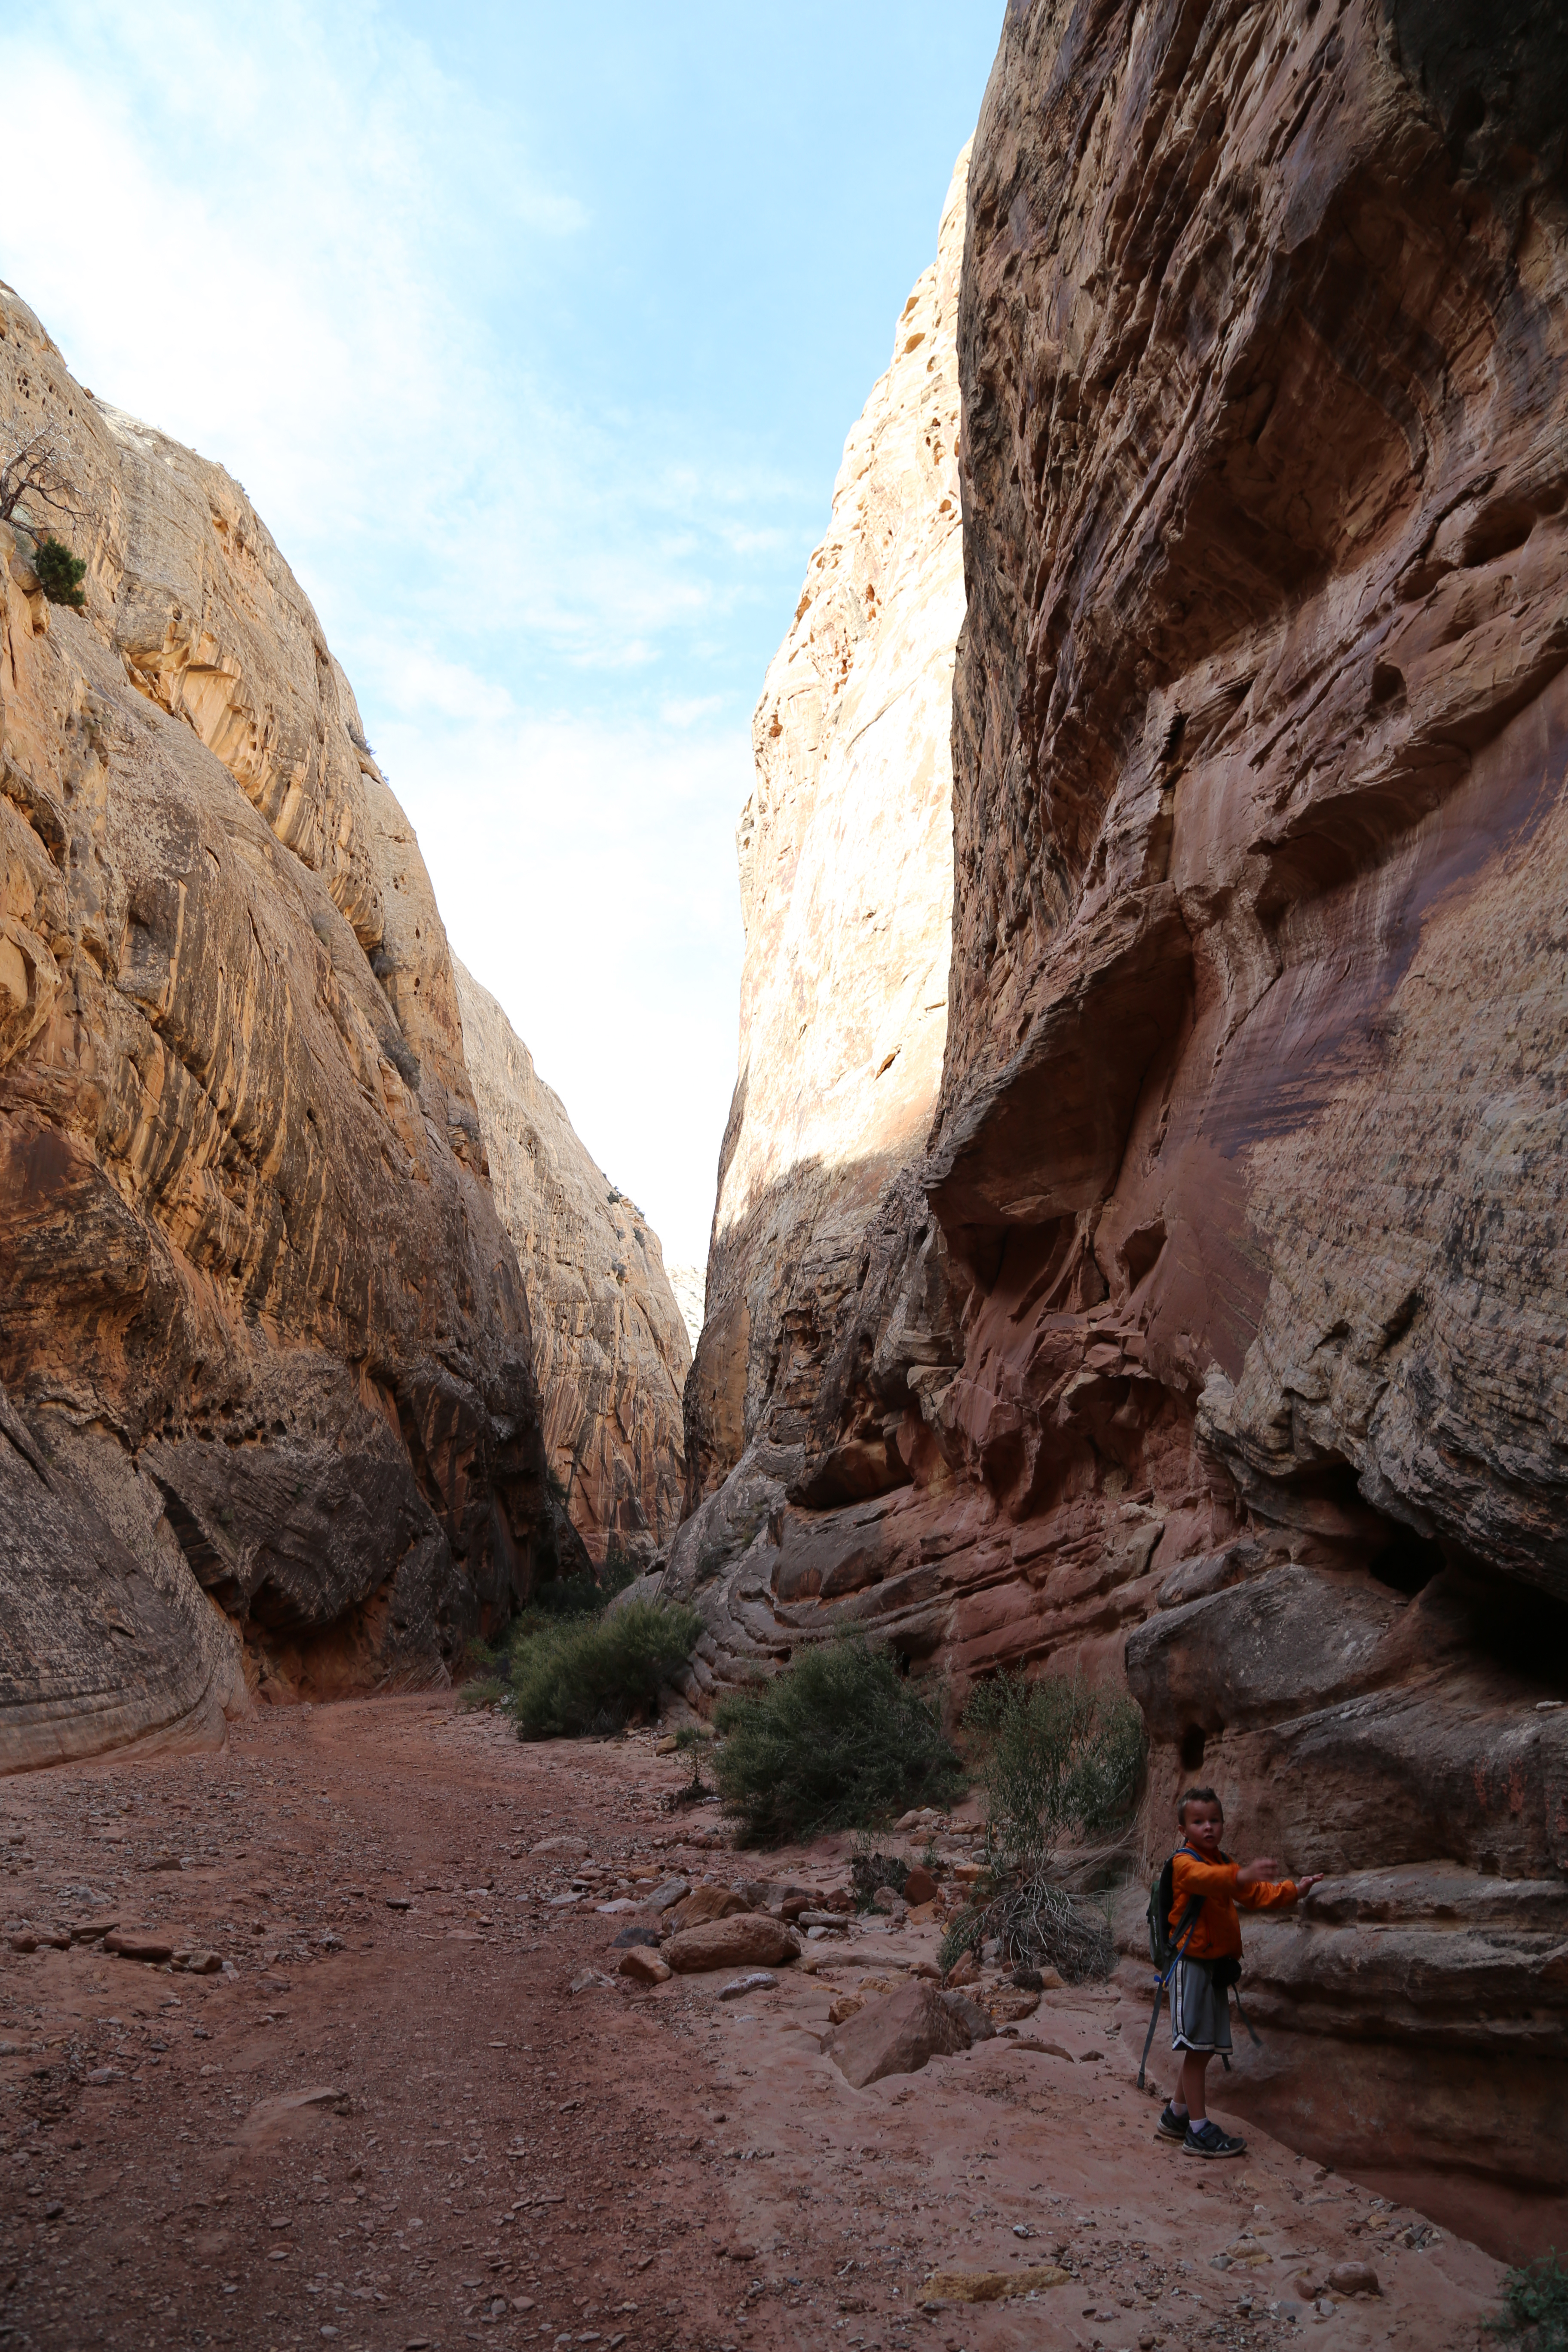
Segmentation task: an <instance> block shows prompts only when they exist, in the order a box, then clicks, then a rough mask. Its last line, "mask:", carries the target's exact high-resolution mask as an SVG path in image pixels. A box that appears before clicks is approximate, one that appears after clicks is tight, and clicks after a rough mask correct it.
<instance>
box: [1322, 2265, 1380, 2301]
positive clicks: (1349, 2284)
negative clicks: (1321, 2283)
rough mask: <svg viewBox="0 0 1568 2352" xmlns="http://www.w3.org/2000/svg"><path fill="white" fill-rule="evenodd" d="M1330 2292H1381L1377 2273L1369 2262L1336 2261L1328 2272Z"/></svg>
mask: <svg viewBox="0 0 1568 2352" xmlns="http://www.w3.org/2000/svg"><path fill="white" fill-rule="evenodd" d="M1329 2292H1330V2294H1382V2293H1383V2289H1382V2287H1381V2286H1380V2285H1379V2284H1378V2283H1377V2273H1376V2272H1375V2271H1374V2270H1373V2266H1372V2264H1371V2263H1335V2264H1334V2267H1333V2269H1332V2270H1331V2272H1330V2273H1329Z"/></svg>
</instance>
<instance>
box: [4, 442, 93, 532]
mask: <svg viewBox="0 0 1568 2352" xmlns="http://www.w3.org/2000/svg"><path fill="white" fill-rule="evenodd" d="M70 458H71V445H70V442H69V441H68V438H67V437H66V436H65V435H64V434H63V433H62V432H61V431H60V430H59V427H58V425H37V426H36V427H35V428H34V430H33V431H32V432H31V433H27V434H21V433H17V432H16V431H15V430H14V429H13V430H12V431H11V432H9V433H0V522H10V521H11V520H13V518H14V517H15V515H16V509H17V508H18V507H19V506H21V504H22V503H23V501H24V499H25V500H26V506H27V511H28V513H29V514H34V513H38V511H39V509H44V508H47V509H48V511H49V513H50V514H51V515H62V516H63V515H68V516H69V517H70V518H71V520H73V521H74V520H76V513H77V509H76V501H75V499H74V498H73V497H72V495H71V476H70ZM39 519H40V520H42V517H41V515H40V518H39ZM36 527H37V526H35V528H36Z"/></svg>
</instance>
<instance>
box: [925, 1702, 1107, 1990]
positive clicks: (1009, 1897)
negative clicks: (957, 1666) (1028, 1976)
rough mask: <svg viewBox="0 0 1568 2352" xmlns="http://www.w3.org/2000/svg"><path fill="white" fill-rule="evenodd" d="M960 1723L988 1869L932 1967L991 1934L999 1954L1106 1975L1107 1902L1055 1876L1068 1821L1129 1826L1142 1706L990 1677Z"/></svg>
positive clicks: (1079, 1975)
mask: <svg viewBox="0 0 1568 2352" xmlns="http://www.w3.org/2000/svg"><path fill="white" fill-rule="evenodd" d="M963 1732H964V1738H965V1740H966V1742H967V1743H968V1744H969V1746H970V1749H971V1753H972V1754H973V1757H974V1759H975V1761H976V1762H977V1764H978V1766H979V1779H980V1787H981V1790H982V1793H983V1795H984V1800H985V1860H986V1864H987V1870H986V1875H985V1877H984V1879H983V1880H982V1882H981V1883H980V1885H978V1886H977V1887H976V1889H975V1892H974V1895H973V1897H972V1899H971V1901H970V1903H969V1905H968V1906H967V1907H966V1908H965V1909H964V1910H963V1911H962V1912H960V1914H959V1915H958V1916H957V1918H955V1919H953V1920H952V1921H951V1922H950V1924H949V1927H948V1930H947V1933H946V1935H945V1937H943V1939H942V1949H941V1952H940V1953H939V1954H938V1962H939V1965H940V1966H941V1967H942V1969H944V1970H945V1969H950V1968H951V1967H952V1965H953V1963H954V1962H955V1961H956V1960H957V1959H958V1958H959V1957H960V1955H961V1954H962V1953H963V1952H964V1951H967V1950H971V1949H975V1948H978V1947H979V1946H980V1945H981V1944H982V1943H984V1942H986V1941H987V1940H989V1939H990V1938H992V1937H994V1938H995V1940H996V1942H997V1944H998V1945H999V1946H1000V1948H1001V1952H1002V1956H1003V1958H1005V1959H1006V1960H1009V1961H1011V1962H1013V1963H1014V1964H1015V1965H1021V1966H1023V1967H1025V1968H1027V1969H1047V1968H1053V1969H1057V1970H1058V1973H1059V1974H1060V1975H1061V1976H1063V1977H1064V1978H1065V1979H1067V1981H1068V1984H1082V1983H1085V1982H1087V1981H1091V1980H1094V1979H1100V1978H1103V1977H1107V1976H1109V1975H1110V1970H1111V1968H1112V1967H1113V1965H1114V1962H1115V1957H1116V1955H1115V1950H1114V1948H1113V1946H1112V1942H1111V1936H1110V1921H1109V1919H1108V1918H1107V1916H1106V1913H1105V1910H1104V1908H1103V1906H1100V1904H1098V1903H1093V1902H1084V1901H1081V1900H1080V1899H1079V1897H1078V1896H1077V1895H1072V1894H1069V1893H1068V1889H1067V1888H1066V1887H1065V1886H1063V1885H1060V1884H1059V1883H1058V1874H1057V1864H1056V1850H1057V1847H1058V1844H1059V1843H1060V1842H1061V1840H1062V1838H1063V1837H1064V1836H1065V1835H1066V1834H1067V1832H1068V1831H1069V1830H1077V1831H1079V1832H1082V1833H1083V1834H1085V1835H1087V1836H1089V1837H1111V1836H1114V1834H1115V1833H1116V1832H1117V1831H1118V1830H1120V1829H1121V1828H1122V1827H1123V1826H1124V1825H1125V1823H1126V1822H1127V1820H1128V1818H1129V1816H1130V1815H1131V1811H1132V1807H1133V1804H1134V1801H1135V1800H1136V1798H1137V1793H1138V1776H1139V1773H1140V1771H1141V1770H1142V1763H1143V1721H1142V1717H1141V1716H1140V1714H1139V1712H1138V1709H1137V1708H1136V1707H1135V1706H1133V1705H1132V1703H1131V1700H1130V1699H1126V1698H1122V1697H1121V1696H1118V1695H1117V1694H1116V1693H1115V1692H1112V1691H1101V1690H1093V1689H1090V1688H1089V1686H1088V1685H1086V1684H1083V1683H1080V1682H1077V1681H1074V1682H1068V1681H1066V1680H1064V1679H1063V1678H1062V1677H1061V1676H1060V1675H1045V1676H1043V1677H1041V1679H1040V1680H1038V1681H1036V1682H1032V1681H1030V1680H1029V1678H1028V1677H1027V1676H1026V1675H1022V1674H1017V1675H995V1676H994V1678H993V1679H992V1680H990V1681H988V1682H984V1683H981V1684H980V1685H978V1686H977V1687H976V1688H975V1690H974V1691H973V1692H972V1693H971V1695H970V1699H969V1704H968V1706H966V1707H965V1708H964V1710H963Z"/></svg>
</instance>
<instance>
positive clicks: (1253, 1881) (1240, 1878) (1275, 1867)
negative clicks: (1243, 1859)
mask: <svg viewBox="0 0 1568 2352" xmlns="http://www.w3.org/2000/svg"><path fill="white" fill-rule="evenodd" d="M1284 1875H1285V1874H1284V1871H1283V1870H1282V1869H1281V1868H1280V1865H1279V1863H1277V1862H1276V1861H1275V1860H1274V1857H1273V1856H1272V1854H1267V1853H1265V1854H1260V1855H1259V1856H1258V1860H1257V1861H1256V1862H1249V1863H1247V1864H1244V1865H1243V1866H1242V1868H1241V1869H1240V1870H1238V1871H1237V1874H1236V1883H1237V1885H1238V1886H1258V1885H1262V1883H1263V1882H1264V1880H1266V1879H1270V1878H1283V1876H1284Z"/></svg>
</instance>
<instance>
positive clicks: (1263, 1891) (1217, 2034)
mask: <svg viewBox="0 0 1568 2352" xmlns="http://www.w3.org/2000/svg"><path fill="white" fill-rule="evenodd" d="M1176 1825H1177V1827H1178V1828H1179V1829H1180V1831H1181V1832H1182V1843H1181V1845H1180V1846H1179V1847H1178V1848H1177V1850H1176V1854H1175V1858H1174V1862H1173V1867H1172V1872H1171V1878H1172V1896H1173V1900H1172V1904H1171V1920H1170V1926H1171V1934H1172V1937H1173V1939H1177V1940H1180V1941H1181V1944H1182V1956H1181V1958H1180V1959H1179V1960H1178V1961H1177V1962H1176V1965H1175V1969H1174V1972H1173V1975H1172V1978H1171V2047H1172V2048H1173V2050H1176V2051H1179V2052H1180V2053H1182V2063H1181V2070H1180V2072H1179V2074H1177V2076H1176V2088H1175V2091H1174V2094H1173V2096H1172V2098H1171V2099H1170V2101H1169V2103H1168V2105H1166V2107H1165V2110H1164V2112H1163V2115H1162V2116H1161V2117H1160V2121H1159V2124H1158V2126H1157V2129H1158V2131H1159V2134H1160V2137H1161V2138H1162V2139H1173V2140H1180V2142H1181V2144H1182V2153H1183V2155H1184V2156H1208V2157H1215V2156H1219V2157H1224V2156H1240V2155H1241V2154H1242V2153H1243V2151H1244V2150H1245V2148H1246V2147H1247V2142H1246V2141H1245V2140H1244V2139H1236V2138H1233V2137H1231V2135H1230V2134H1229V2133H1228V2132H1223V2131H1221V2129H1220V2127H1219V2126H1218V2125H1217V2124H1214V2123H1210V2121H1209V2119H1208V2105H1207V2102H1206V2100H1205V2095H1204V2076H1205V2074H1206V2072H1207V2071H1208V2063H1209V2061H1210V2059H1211V2058H1212V2057H1213V2056H1214V2054H1215V2051H1216V2050H1228V2049H1229V2048H1230V1999H1229V1994H1228V1990H1227V1982H1229V1981H1234V1979H1227V1980H1226V1982H1222V1983H1220V1984H1215V1980H1214V1963H1215V1961H1216V1960H1236V1961H1239V1959H1240V1958H1241V1922H1240V1920H1239V1919H1238V1918H1237V1916H1236V1906H1237V1904H1238V1903H1239V1904H1242V1905H1243V1906H1245V1907H1246V1908H1247V1910H1248V1911H1274V1910H1279V1909H1281V1908H1282V1907H1283V1906H1286V1905H1287V1904H1290V1903H1296V1902H1299V1901H1300V1898H1301V1896H1302V1895H1306V1894H1307V1893H1309V1892H1310V1889H1311V1888H1312V1887H1314V1886H1316V1885H1317V1883H1318V1881H1319V1879H1320V1878H1321V1876H1322V1872H1321V1870H1314V1871H1312V1872H1311V1873H1310V1874H1309V1875H1308V1876H1307V1877H1305V1878H1295V1879H1291V1878H1282V1879H1278V1880H1277V1879H1276V1878H1275V1876H1274V1873H1275V1872H1276V1871H1277V1870H1278V1869H1279V1864H1278V1863H1277V1862H1271V1861H1269V1860H1268V1857H1267V1856H1264V1857H1263V1858H1262V1859H1261V1860H1259V1861H1258V1862H1249V1863H1247V1865H1246V1866H1245V1868H1242V1867H1239V1866H1238V1865H1237V1864H1236V1863H1234V1862H1226V1861H1225V1860H1223V1859H1222V1857H1221V1854H1220V1850H1219V1840H1220V1832H1221V1831H1222V1830H1223V1829H1224V1827H1225V1808H1224V1806H1223V1805H1222V1804H1221V1803H1220V1801H1219V1799H1218V1797H1216V1796H1215V1792H1214V1790H1212V1789H1186V1790H1184V1791H1183V1793H1182V1795H1181V1796H1180V1797H1179V1798H1178V1800H1177V1801H1176ZM1194 1895H1195V1896H1197V1897H1199V1898H1200V1899H1201V1901H1202V1904H1203V1908H1202V1910H1201V1911H1200V1912H1199V1913H1198V1916H1197V1917H1196V1919H1195V1921H1194V1923H1193V1927H1192V1933H1191V1934H1190V1935H1187V1936H1185V1937H1183V1932H1182V1930H1183V1922H1184V1918H1185V1917H1186V1912H1187V1906H1188V1904H1189V1903H1190V1902H1191V1901H1192V1900H1193V1898H1194Z"/></svg>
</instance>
